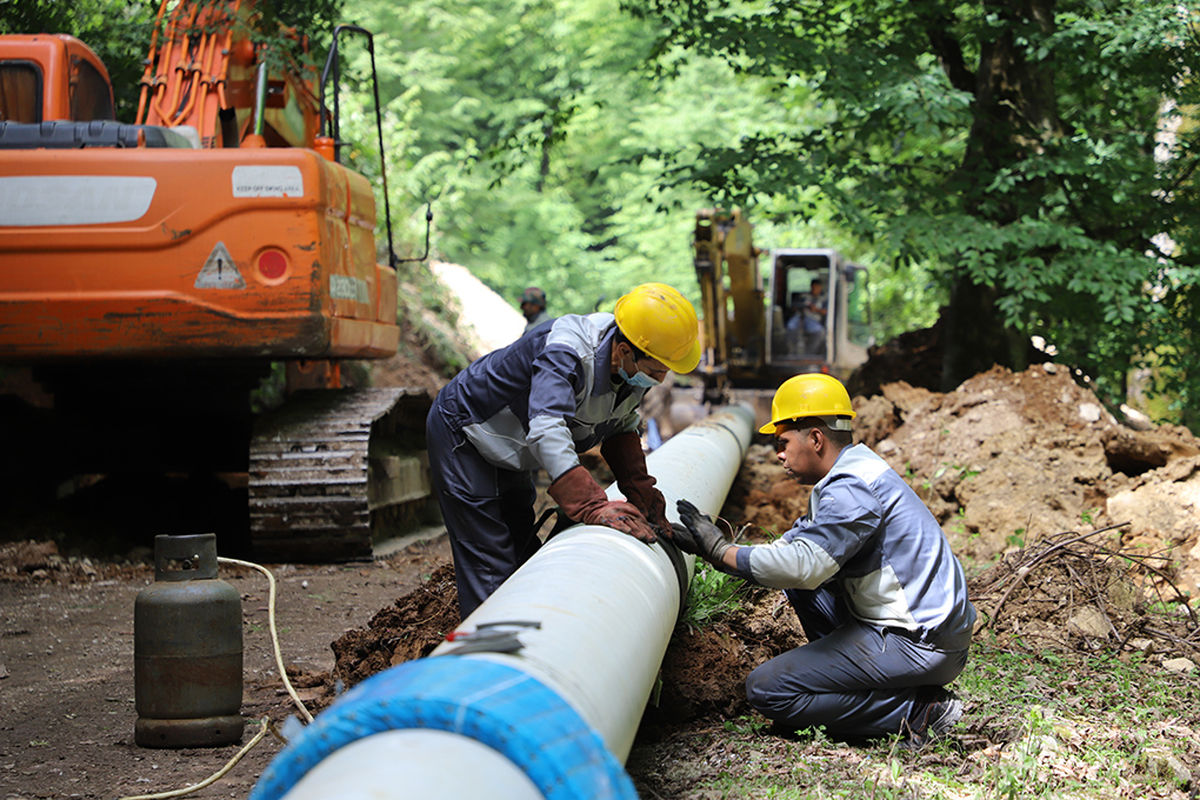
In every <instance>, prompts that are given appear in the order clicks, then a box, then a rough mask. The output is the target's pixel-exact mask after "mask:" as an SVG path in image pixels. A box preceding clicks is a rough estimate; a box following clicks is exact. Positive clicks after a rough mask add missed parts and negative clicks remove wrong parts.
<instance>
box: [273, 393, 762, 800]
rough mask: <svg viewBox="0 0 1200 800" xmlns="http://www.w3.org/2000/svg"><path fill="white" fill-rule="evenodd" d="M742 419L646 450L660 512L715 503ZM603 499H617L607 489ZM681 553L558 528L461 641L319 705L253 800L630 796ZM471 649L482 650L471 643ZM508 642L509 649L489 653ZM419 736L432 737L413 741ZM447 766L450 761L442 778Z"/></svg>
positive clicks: (726, 482)
mask: <svg viewBox="0 0 1200 800" xmlns="http://www.w3.org/2000/svg"><path fill="white" fill-rule="evenodd" d="M752 427H753V415H752V414H751V413H750V411H749V410H748V409H745V408H742V407H734V408H731V409H728V410H726V411H723V412H722V413H720V414H716V415H713V416H711V417H708V418H707V419H705V420H703V421H702V422H701V423H698V424H696V425H693V426H691V427H689V428H686V429H685V430H684V431H682V432H681V433H679V434H678V435H676V436H674V437H673V438H671V439H670V440H668V441H667V442H666V444H664V445H663V446H662V447H661V448H659V449H658V450H656V451H654V452H653V453H652V454H650V456H649V458H648V459H647V461H648V466H649V469H650V473H651V474H652V475H654V476H656V478H657V479H658V488H659V489H660V490H661V491H662V492H663V495H664V496H665V497H666V500H667V513H668V517H670V518H671V519H672V520H674V519H676V513H675V502H676V500H678V499H682V498H686V499H688V500H691V501H692V502H693V503H695V504H696V506H697V507H698V508H700V509H701V510H702V511H705V512H707V513H709V514H716V513H717V512H718V511H719V510H720V507H721V506H722V505H723V504H724V501H725V496H726V495H727V494H728V492H729V487H730V486H731V485H732V483H733V480H734V477H735V476H736V475H737V471H738V467H739V466H740V465H741V462H742V459H743V458H744V457H745V452H746V448H747V447H748V446H749V443H750V439H751V436H752ZM609 494H610V495H612V496H619V493H618V492H617V490H616V488H615V487H613V488H610V489H609ZM691 563H692V559H691V557H690V556H689V557H685V558H680V557H679V554H678V551H675V553H674V557H673V556H672V554H669V553H668V550H667V549H665V548H664V547H663V546H661V545H654V546H650V547H648V546H646V545H644V544H642V543H640V542H638V541H637V540H635V539H633V538H632V537H629V536H626V535H624V534H621V533H618V532H616V531H613V530H612V529H610V528H604V527H598V526H576V527H574V528H571V529H569V530H567V531H564V532H562V533H560V534H558V535H557V536H555V537H554V538H553V539H551V540H550V541H549V542H547V543H546V544H545V545H544V546H543V547H542V548H541V549H540V550H539V551H538V552H537V554H536V555H534V557H533V558H531V559H530V560H529V561H528V562H527V563H526V564H525V565H524V566H522V567H521V568H520V569H519V570H518V571H517V572H516V573H515V574H514V575H513V576H512V577H510V578H509V579H508V580H507V581H505V583H504V584H503V585H502V586H501V587H500V588H499V589H498V590H497V591H496V592H495V593H494V594H493V595H492V596H491V597H489V598H488V599H487V600H486V601H485V602H484V603H483V604H482V605H480V606H479V608H477V609H476V610H475V612H474V613H473V614H471V616H470V617H468V618H467V619H466V620H464V622H463V623H462V625H460V626H459V632H463V633H466V634H467V636H465V637H459V638H456V639H455V640H453V641H447V642H445V643H443V644H442V645H441V646H440V647H439V648H438V649H437V650H435V651H434V652H433V654H432V655H431V656H430V657H429V658H426V659H420V660H418V661H413V662H408V663H406V664H401V665H399V666H397V667H393V668H392V669H390V670H387V671H385V672H383V673H380V674H379V675H376V676H374V677H372V678H370V679H368V680H367V681H364V682H363V683H362V684H360V685H359V686H357V687H355V688H354V689H353V690H351V691H350V692H348V693H347V694H346V695H345V696H344V697H342V698H341V699H340V700H339V701H338V702H337V703H335V704H334V705H333V706H331V707H330V708H329V709H328V710H327V711H325V712H324V713H322V714H321V715H319V716H318V717H317V719H316V721H315V722H314V723H313V724H312V725H311V726H309V727H308V728H307V729H305V731H304V734H303V735H302V736H300V737H298V738H297V740H296V741H295V742H293V743H292V744H291V745H289V746H288V747H287V748H286V749H285V750H284V751H283V752H282V753H280V754H279V756H278V757H277V758H276V759H275V761H274V762H272V764H271V766H270V767H269V768H268V770H267V772H266V773H264V775H263V776H262V779H261V780H260V781H259V783H258V785H257V786H255V788H254V791H253V792H252V794H251V796H250V797H251V800H266V799H267V798H272V799H273V798H278V797H284V796H286V797H287V800H315V798H326V797H329V796H330V794H329V792H330V787H333V786H336V787H337V796H338V797H339V798H368V797H370V798H391V797H397V798H398V797H403V796H409V792H410V791H411V787H412V786H413V785H416V786H422V787H436V786H442V787H444V788H447V789H449V788H450V787H451V786H453V787H454V788H453V791H451V792H450V793H446V792H440V793H439V796H442V797H489V796H505V797H514V798H520V797H529V798H538V797H543V796H545V797H569V798H584V797H629V798H636V794H635V793H634V791H633V786H632V782H631V781H630V780H629V777H628V775H626V774H625V771H624V769H623V767H622V766H621V765H622V764H623V763H624V760H625V758H626V756H628V754H629V749H630V747H631V746H632V744H633V738H634V734H635V733H636V732H637V727H638V723H639V721H640V719H641V716H642V711H643V709H644V708H645V706H646V701H647V699H648V698H649V696H650V692H651V689H652V688H653V686H654V681H655V679H656V676H657V674H658V670H659V667H660V665H661V664H662V658H663V654H664V653H665V652H666V648H667V643H668V641H669V640H670V637H671V631H672V629H673V628H674V625H675V621H676V619H677V617H678V614H679V610H680V602H681V597H682V592H684V591H686V583H687V581H688V580H689V578H690V574H691ZM518 643H519V644H518ZM475 646H483V647H486V648H490V649H489V650H484V651H482V652H469V650H470V648H473V647H475ZM506 646H508V647H509V648H510V649H512V650H513V652H495V651H494V650H496V649H501V650H502V649H505V647H506ZM518 646H519V649H516V648H517V647H518ZM463 651H468V652H463ZM398 730H404V731H406V734H405V737H403V738H404V741H405V742H406V744H405V745H404V746H399V745H398V741H399V739H400V737H397V736H395V735H394V732H395V731H398ZM423 730H424V731H431V732H436V733H430V734H429V735H428V736H427V737H425V738H423V734H422V731H423ZM389 732H390V733H389ZM443 734H445V735H443ZM458 740H463V741H458ZM448 742H454V744H453V745H451V744H448ZM480 748H483V749H485V750H490V751H495V752H498V753H500V754H502V755H503V756H504V759H503V760H505V761H507V762H508V763H510V764H511V765H515V766H516V768H517V769H516V772H518V773H523V774H524V775H525V776H527V778H528V781H527V785H526V783H523V782H522V781H521V780H519V779H517V778H514V776H513V775H512V774H509V773H512V772H514V771H513V770H511V769H503V770H502V769H493V768H485V767H484V766H483V762H482V761H480V759H479V758H476V757H470V758H468V757H466V756H465V755H464V757H463V758H462V759H459V758H458V757H457V756H450V755H449V754H450V753H452V752H453V753H459V754H466V753H471V752H479V749H480ZM340 750H349V751H350V752H349V753H339V752H338V751H340ZM430 753H436V754H442V755H440V756H433V755H430ZM447 762H450V763H459V765H460V766H459V768H458V770H456V771H455V774H454V776H453V777H454V780H453V781H450V780H449V776H447V774H446V769H447ZM373 765H374V766H373ZM399 775H403V776H404V779H403V781H401V780H399V779H398V777H397V776H399ZM464 782H465V783H464ZM500 783H503V785H504V787H505V788H504V792H503V793H502V795H497V794H496V791H495V790H496V787H497V785H498V784H500ZM521 786H525V789H521V788H520V787H521Z"/></svg>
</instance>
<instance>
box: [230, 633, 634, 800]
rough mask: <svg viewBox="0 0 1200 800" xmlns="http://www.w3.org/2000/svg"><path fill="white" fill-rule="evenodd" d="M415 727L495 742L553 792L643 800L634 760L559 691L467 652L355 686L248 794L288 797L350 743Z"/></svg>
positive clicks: (570, 797)
mask: <svg viewBox="0 0 1200 800" xmlns="http://www.w3.org/2000/svg"><path fill="white" fill-rule="evenodd" d="M408 728H424V729H431V730H440V731H445V732H448V733H457V734H460V735H462V736H466V737H468V738H471V739H474V740H476V741H478V742H480V743H481V744H484V745H487V746H488V747H491V748H492V749H494V750H496V751H498V752H499V753H501V754H503V755H504V756H505V757H507V758H508V759H509V760H510V761H512V762H513V763H514V764H515V765H516V766H517V767H519V768H520V769H521V770H522V771H524V773H525V774H526V775H527V776H528V777H529V779H530V780H531V781H532V782H533V784H534V785H535V786H537V788H538V790H539V791H541V792H542V794H544V795H545V796H546V797H547V798H548V800H576V798H598V799H599V798H611V799H612V800H637V792H636V791H635V789H634V786H633V781H632V780H631V779H630V778H629V775H628V773H626V772H625V769H624V767H623V766H622V765H621V763H620V762H619V761H617V759H616V757H615V756H613V754H612V753H610V752H609V750H608V748H606V747H605V746H604V741H603V740H602V739H601V737H600V735H599V734H598V733H597V732H596V731H595V730H594V729H593V728H592V727H591V726H590V725H588V723H587V722H586V721H585V720H584V719H583V717H581V716H580V715H579V713H578V712H577V711H575V709H573V708H572V707H571V706H570V705H568V704H567V702H566V701H565V700H563V699H562V698H561V697H560V696H559V695H558V694H557V693H556V692H554V691H553V690H551V689H550V688H548V687H547V686H545V685H544V684H543V683H541V682H540V681H538V680H536V679H535V678H533V677H532V676H530V675H527V674H526V673H524V672H521V671H520V670H518V669H516V668H514V667H511V666H508V665H506V664H498V663H495V662H491V661H485V660H482V659H475V658H470V657H463V656H439V657H434V658H423V659H418V660H416V661H409V662H407V663H404V664H400V665H398V666H395V667H392V668H391V669H388V670H385V671H384V672H381V673H379V674H377V675H374V676H372V677H371V678H368V679H367V680H365V681H363V682H362V683H360V684H359V685H358V686H356V687H354V688H353V689H351V690H350V691H349V692H347V693H346V694H345V695H343V696H342V698H341V699H339V700H338V701H337V702H335V703H334V704H333V705H332V706H330V707H329V708H328V709H327V710H326V711H325V712H324V713H322V714H321V715H319V716H318V717H317V718H316V720H315V721H314V722H313V723H312V724H311V725H309V726H308V727H307V728H305V729H304V731H303V733H302V734H301V735H300V736H299V737H297V738H296V740H295V741H293V742H292V743H290V744H289V745H288V746H287V747H286V748H284V750H283V751H281V752H280V753H279V755H277V756H276V757H275V759H274V760H273V761H272V762H271V764H270V765H269V766H268V767H267V769H266V771H265V772H264V773H263V775H262V777H261V778H260V779H259V781H258V783H257V784H256V785H255V787H254V789H253V791H251V793H250V795H249V798H248V800H276V798H281V797H283V796H284V795H285V794H287V792H289V791H291V789H292V788H293V787H294V786H295V785H296V784H297V783H298V782H299V781H300V779H301V778H303V777H304V775H305V774H307V772H308V771H309V770H310V769H312V768H313V767H315V766H316V765H317V764H318V763H320V762H321V761H322V760H323V759H324V758H326V757H327V756H329V755H331V754H332V753H334V752H335V751H337V750H339V749H341V748H342V747H345V746H346V745H348V744H351V743H353V742H355V741H357V740H359V739H363V738H365V737H367V736H371V735H373V734H376V733H383V732H385V731H391V730H403V729H408Z"/></svg>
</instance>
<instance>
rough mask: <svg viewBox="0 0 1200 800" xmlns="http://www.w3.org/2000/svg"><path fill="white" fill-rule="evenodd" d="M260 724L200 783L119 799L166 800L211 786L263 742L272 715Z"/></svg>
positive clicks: (120, 799) (118, 799)
mask: <svg viewBox="0 0 1200 800" xmlns="http://www.w3.org/2000/svg"><path fill="white" fill-rule="evenodd" d="M260 724H261V725H262V727H261V728H259V729H258V733H256V734H254V738H253V739H251V740H250V741H248V742H246V744H245V745H244V746H243V747H242V749H241V750H238V751H237V753H236V754H235V755H234V756H233V758H231V759H229V761H228V762H227V763H226V764H225V766H223V767H221V768H220V769H219V770H217V771H216V772H214V773H213V774H212V775H209V776H208V777H207V778H205V779H204V780H202V781H200V782H199V783H196V784H193V785H191V786H186V787H184V788H182V789H172V790H171V791H169V792H158V793H157V794H133V795H127V796H125V797H119V798H117V800H166V798H168V797H182V796H183V795H185V794H191V793H192V792H195V791H199V790H200V789H203V788H204V787H205V786H209V785H210V784H213V783H215V782H217V781H219V780H220V779H221V778H223V777H225V773H227V772H229V770H231V769H233V768H234V766H236V765H237V763H238V762H239V761H241V760H242V756H244V755H246V753H249V752H250V749H251V748H252V747H254V745H256V744H258V743H259V742H261V741H262V739H263V737H264V736H266V735H267V732H268V731H269V730H270V729H271V719H270V717H263V718H262V719H261V720H260Z"/></svg>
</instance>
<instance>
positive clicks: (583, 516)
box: [547, 464, 657, 544]
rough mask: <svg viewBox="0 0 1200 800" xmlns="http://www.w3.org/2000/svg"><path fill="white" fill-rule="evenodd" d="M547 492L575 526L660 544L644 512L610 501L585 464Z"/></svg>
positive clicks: (563, 476) (567, 474)
mask: <svg viewBox="0 0 1200 800" xmlns="http://www.w3.org/2000/svg"><path fill="white" fill-rule="evenodd" d="M547 491H548V492H549V493H550V497H552V498H553V499H554V502H556V503H558V507H559V508H561V509H562V510H563V512H564V513H565V514H566V515H567V516H568V517H570V518H571V519H573V520H575V521H576V522H583V523H585V524H587V525H604V526H607V527H609V528H615V529H616V530H619V531H621V532H622V533H628V534H629V535H630V536H632V537H634V538H635V539H638V540H640V541H643V542H645V543H646V544H654V542H655V541H657V539H655V536H654V531H653V530H651V528H650V525H649V524H648V523H647V522H646V518H645V517H643V516H642V512H641V511H638V509H637V508H636V507H635V506H633V505H631V504H630V503H626V502H624V501H621V500H609V499H608V497H607V496H605V494H604V490H603V489H601V488H600V484H598V483H596V481H595V480H594V479H593V478H592V476H591V474H589V473H588V471H587V468H586V467H584V466H583V465H582V464H577V465H576V466H574V467H572V468H571V469H569V470H567V471H566V472H564V473H563V474H562V475H560V476H559V477H558V479H557V480H555V481H554V483H552V484H550V488H549V489H548V490H547Z"/></svg>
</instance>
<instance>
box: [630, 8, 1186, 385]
mask: <svg viewBox="0 0 1200 800" xmlns="http://www.w3.org/2000/svg"><path fill="white" fill-rule="evenodd" d="M628 9H629V11H630V12H631V13H633V14H635V15H637V16H639V17H642V18H644V19H647V20H648V21H651V22H653V23H654V24H655V25H656V26H661V30H662V31H663V33H662V36H661V37H660V44H659V51H658V52H659V55H658V64H659V65H660V66H661V67H662V69H664V70H670V69H672V68H673V65H674V64H676V63H677V61H678V59H679V54H680V53H701V54H705V55H709V56H713V57H717V58H719V59H721V60H722V61H724V62H725V63H727V64H729V65H730V66H731V67H732V68H733V69H735V70H737V71H738V72H739V73H741V74H744V75H747V76H751V77H752V78H753V79H755V80H756V81H757V83H758V85H759V86H760V87H762V90H763V91H768V92H770V93H771V95H772V97H773V98H774V100H775V101H776V102H778V103H779V104H781V105H783V106H785V107H788V106H794V105H802V106H804V107H808V108H819V109H822V110H823V112H824V114H823V116H822V118H820V119H815V120H813V124H809V125H801V126H797V127H796V128H794V129H792V130H789V131H778V130H755V131H751V132H748V133H747V135H744V136H741V137H737V138H736V139H730V140H728V141H725V142H721V143H718V144H715V145H714V146H708V147H705V148H703V150H702V152H701V153H700V154H698V155H696V154H693V153H690V152H688V153H686V154H682V153H680V154H665V156H664V157H666V158H668V159H669V160H671V161H672V163H673V165H674V172H673V175H674V176H675V178H676V179H677V180H682V181H688V182H692V183H695V184H698V185H700V186H703V187H705V188H706V189H707V190H708V191H709V192H711V193H712V194H713V195H714V196H722V197H726V198H728V199H729V201H731V202H740V203H743V204H746V205H752V204H755V203H756V202H760V201H761V200H762V199H763V198H773V199H776V200H777V199H778V198H779V197H788V198H790V199H792V201H793V203H792V207H793V209H794V210H795V212H796V213H800V214H804V213H807V211H808V209H809V208H811V202H810V201H808V200H806V199H805V198H804V197H803V196H802V190H805V189H809V188H812V187H818V188H819V189H820V197H821V199H822V200H823V201H827V202H829V203H830V204H831V206H832V209H833V214H834V221H835V223H836V224H837V225H838V226H839V227H841V228H843V229H845V230H847V231H850V232H851V233H852V234H853V235H855V236H856V237H859V238H861V239H862V240H864V241H867V242H870V243H871V245H872V247H873V249H874V251H875V253H876V254H877V255H878V256H879V257H880V258H881V259H884V260H886V261H890V262H892V263H894V264H902V263H905V262H909V261H913V260H921V261H926V262H929V263H933V264H935V265H937V266H938V268H939V271H940V274H941V276H942V280H943V281H944V282H945V283H946V285H947V287H948V289H949V298H950V300H949V307H948V319H947V321H948V336H949V337H950V339H951V341H952V343H954V344H957V345H960V346H959V347H955V348H951V351H950V352H949V353H948V357H947V362H946V368H945V370H944V381H945V384H946V388H949V387H951V386H953V385H956V384H957V382H958V381H960V380H961V379H963V378H965V377H966V376H967V375H969V374H971V373H972V372H974V371H977V370H978V369H982V368H986V367H987V366H990V364H991V363H992V362H993V361H998V362H1000V363H1003V364H1008V365H1010V366H1020V364H1019V363H1018V362H1019V358H1020V355H1019V354H1020V350H1019V349H1018V348H1014V347H1013V344H1014V343H1019V342H1023V341H1025V340H1026V338H1027V337H1028V336H1029V335H1030V334H1039V335H1041V336H1043V337H1045V338H1046V340H1047V341H1049V342H1051V343H1052V344H1053V345H1054V346H1055V347H1057V349H1058V351H1059V353H1060V355H1061V357H1062V358H1064V359H1065V360H1066V361H1068V362H1069V363H1072V364H1073V365H1075V366H1077V367H1079V368H1080V369H1081V370H1082V371H1083V372H1085V373H1086V374H1088V375H1090V376H1091V377H1093V378H1094V379H1095V380H1096V383H1097V387H1098V388H1099V390H1100V391H1101V393H1102V394H1103V395H1105V396H1106V397H1107V399H1109V400H1110V401H1114V402H1116V401H1119V400H1120V399H1121V398H1122V397H1123V391H1124V383H1125V375H1126V374H1127V372H1128V371H1129V370H1130V369H1131V368H1134V367H1146V366H1158V367H1163V368H1165V369H1164V370H1163V371H1162V372H1161V373H1160V375H1161V377H1162V378H1163V379H1164V381H1165V384H1164V385H1163V386H1160V387H1159V388H1164V389H1170V390H1171V391H1174V392H1176V393H1180V392H1182V394H1180V395H1179V396H1180V397H1181V398H1187V397H1191V398H1193V399H1194V398H1195V397H1197V396H1198V395H1197V390H1200V375H1197V374H1196V370H1195V368H1194V367H1190V365H1189V364H1188V362H1187V356H1186V354H1188V353H1190V352H1194V348H1192V345H1194V342H1192V341H1191V340H1192V339H1193V338H1194V336H1195V331H1194V329H1195V323H1194V322H1193V320H1194V319H1195V311H1196V300H1197V297H1196V264H1197V254H1198V253H1200V241H1197V238H1196V226H1195V225H1194V224H1193V220H1194V219H1195V216H1196V214H1195V212H1196V193H1195V191H1194V189H1193V183H1192V181H1191V176H1192V173H1193V171H1194V170H1195V168H1196V166H1197V160H1196V156H1197V152H1196V132H1195V126H1194V125H1190V124H1187V121H1188V109H1189V108H1190V107H1191V106H1192V104H1193V103H1194V102H1195V100H1194V94H1195V92H1196V86H1195V82H1194V81H1193V80H1192V78H1191V76H1192V75H1193V74H1194V73H1195V70H1196V66H1197V64H1196V61H1197V58H1198V56H1200V48H1197V46H1196V44H1197V43H1196V40H1195V31H1194V26H1193V23H1194V19H1195V8H1194V4H1192V3H1183V4H1181V3H1176V2H1161V1H1159V0H1147V2H1139V3H1124V2H1114V1H1112V0H1059V1H1058V2H1055V0H1022V1H1021V2H1015V0H978V1H977V2H945V1H944V0H839V1H838V2H828V3H814V2H803V1H800V2H787V1H779V2H734V3H726V2H721V3H716V2H709V1H708V0H696V2H690V3H672V2H667V1H666V0H651V1H650V2H645V3H637V4H632V3H630V4H629V5H628ZM1185 403H1186V401H1185Z"/></svg>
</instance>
